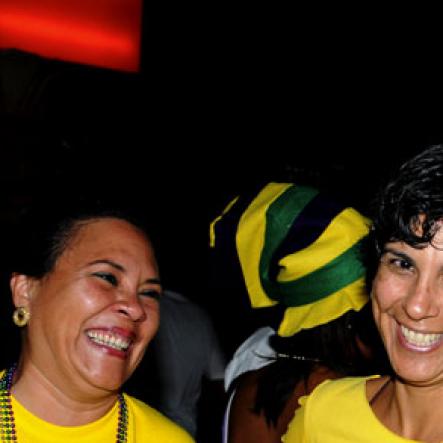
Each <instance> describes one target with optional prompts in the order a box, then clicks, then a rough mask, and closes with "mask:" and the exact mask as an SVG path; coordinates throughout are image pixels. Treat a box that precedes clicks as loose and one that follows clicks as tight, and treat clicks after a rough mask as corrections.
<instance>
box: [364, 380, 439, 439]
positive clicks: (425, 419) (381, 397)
mask: <svg viewBox="0 0 443 443" xmlns="http://www.w3.org/2000/svg"><path fill="white" fill-rule="evenodd" d="M374 381H375V380H374ZM379 383H380V384H379V386H380V389H381V391H378V392H376V393H375V397H373V400H372V401H370V403H371V407H372V409H373V411H374V413H375V415H376V416H377V417H378V419H379V420H380V421H381V422H382V423H383V424H384V426H386V427H387V428H388V429H390V430H391V431H393V432H395V433H396V434H399V435H401V436H403V437H405V438H408V439H411V440H419V441H423V442H426V443H440V442H441V441H443V420H442V416H443V404H442V401H441V399H442V396H443V386H437V385H435V386H411V385H408V384H405V383H403V382H402V381H401V380H398V379H390V381H389V380H388V381H386V379H385V380H383V381H380V382H379Z"/></svg>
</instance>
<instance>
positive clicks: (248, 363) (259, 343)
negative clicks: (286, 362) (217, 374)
mask: <svg viewBox="0 0 443 443" xmlns="http://www.w3.org/2000/svg"><path fill="white" fill-rule="evenodd" d="M274 334H275V331H274V329H272V328H271V327H269V326H266V327H264V328H259V329H257V330H256V331H255V332H254V333H253V334H252V335H250V336H249V337H248V338H247V339H246V340H245V341H244V342H243V343H242V344H241V345H240V346H239V348H238V349H237V350H236V351H235V354H234V356H233V357H232V359H231V361H230V362H229V363H228V365H227V366H226V369H225V380H224V382H225V383H224V384H225V390H226V391H228V390H229V387H230V386H231V383H232V382H233V381H234V380H235V379H236V378H237V377H238V376H240V375H241V374H244V373H245V372H248V371H254V370H256V369H260V368H263V367H264V366H267V365H269V364H271V363H272V362H273V361H274V360H273V358H275V357H276V352H275V351H274V349H272V348H271V346H269V343H268V341H269V337H270V336H271V335H274Z"/></svg>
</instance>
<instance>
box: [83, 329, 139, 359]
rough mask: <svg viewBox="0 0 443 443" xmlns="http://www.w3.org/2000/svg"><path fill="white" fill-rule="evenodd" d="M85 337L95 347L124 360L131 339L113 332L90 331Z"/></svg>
mask: <svg viewBox="0 0 443 443" xmlns="http://www.w3.org/2000/svg"><path fill="white" fill-rule="evenodd" d="M86 335H87V336H88V338H89V339H90V340H91V341H92V343H94V344H95V345H97V346H99V347H101V348H103V349H105V350H107V351H108V353H110V354H112V355H116V356H118V357H121V358H125V357H126V354H127V351H128V348H129V346H130V345H131V343H132V338H130V337H127V336H124V335H122V334H119V333H117V332H116V331H113V330H102V329H90V330H88V331H86Z"/></svg>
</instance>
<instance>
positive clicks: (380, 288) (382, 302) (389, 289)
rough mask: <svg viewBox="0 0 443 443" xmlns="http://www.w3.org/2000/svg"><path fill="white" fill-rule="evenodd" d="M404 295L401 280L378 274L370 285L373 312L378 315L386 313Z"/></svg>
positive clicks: (403, 284) (403, 286)
mask: <svg viewBox="0 0 443 443" xmlns="http://www.w3.org/2000/svg"><path fill="white" fill-rule="evenodd" d="M405 293H406V288H405V282H403V281H402V280H401V279H397V278H394V277H392V275H390V276H389V275H386V274H385V273H383V272H379V273H378V274H377V275H376V276H375V279H374V282H373V284H372V298H373V307H374V312H376V311H377V310H378V311H380V313H383V312H386V311H388V310H389V309H390V308H391V307H392V306H394V305H395V304H396V303H397V302H398V301H399V300H401V298H402V297H403V294H405Z"/></svg>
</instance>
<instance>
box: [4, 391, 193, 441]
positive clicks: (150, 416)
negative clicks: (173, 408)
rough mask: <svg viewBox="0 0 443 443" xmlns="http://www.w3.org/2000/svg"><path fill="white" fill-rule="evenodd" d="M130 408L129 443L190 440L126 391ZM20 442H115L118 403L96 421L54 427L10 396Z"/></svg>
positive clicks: (179, 429)
mask: <svg viewBox="0 0 443 443" xmlns="http://www.w3.org/2000/svg"><path fill="white" fill-rule="evenodd" d="M125 399H126V403H127V405H128V411H129V423H128V439H127V441H128V443H160V442H161V443H193V441H194V440H193V439H192V438H191V437H190V436H189V434H187V433H186V431H184V430H183V429H182V428H180V427H179V426H178V425H176V424H175V423H173V422H172V421H170V420H169V419H167V418H166V417H165V416H163V415H162V414H160V413H159V412H157V411H156V410H155V409H152V408H151V407H149V406H148V405H146V404H145V403H143V402H141V401H140V400H137V399H135V398H133V397H131V396H129V395H126V394H125ZM12 408H13V411H14V419H15V424H16V429H17V439H18V442H19V443H82V442H85V443H86V442H87V443H114V442H115V441H116V431H117V422H118V404H117V402H116V404H115V405H114V407H113V408H112V409H111V410H110V411H109V412H108V413H107V414H106V415H105V416H104V417H102V418H100V419H99V420H97V421H95V422H92V423H88V424H86V425H83V426H57V425H54V424H51V423H48V422H46V421H44V420H41V419H40V418H38V417H36V416H35V415H33V414H31V413H30V412H29V411H28V410H26V409H25V408H24V407H23V406H22V405H21V404H20V403H19V402H18V401H16V400H15V398H14V397H12Z"/></svg>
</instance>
